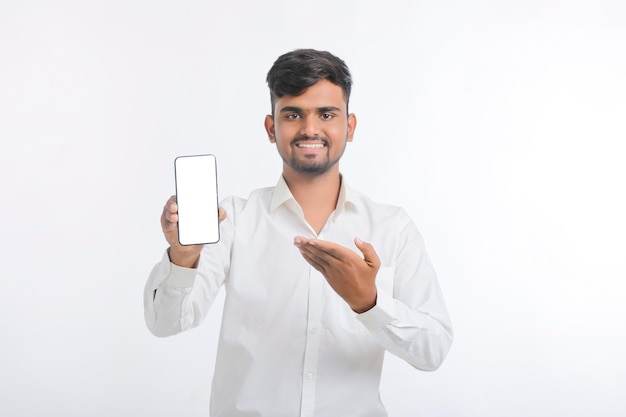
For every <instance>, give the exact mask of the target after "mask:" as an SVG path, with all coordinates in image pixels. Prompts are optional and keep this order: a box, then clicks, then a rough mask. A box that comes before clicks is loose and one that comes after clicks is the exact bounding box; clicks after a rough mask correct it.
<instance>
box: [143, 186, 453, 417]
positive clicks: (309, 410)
mask: <svg viewBox="0 0 626 417" xmlns="http://www.w3.org/2000/svg"><path fill="white" fill-rule="evenodd" d="M221 206H222V207H224V208H225V210H226V212H227V217H226V220H224V221H223V222H222V223H221V225H220V235H221V237H220V241H219V242H218V243H217V244H214V245H205V247H204V249H203V251H202V254H201V256H200V260H199V264H198V268H197V269H187V268H181V267H178V266H176V265H174V264H172V263H170V261H169V258H168V256H167V254H165V255H164V256H163V259H162V261H161V262H160V263H159V264H157V265H156V266H155V267H154V269H153V270H152V273H151V275H150V277H149V279H148V282H147V284H146V287H145V295H144V305H145V317H146V323H147V325H148V327H149V329H150V330H151V331H152V332H153V333H154V334H155V335H157V336H169V335H173V334H176V333H179V332H181V331H184V330H187V329H190V328H192V327H195V326H197V325H199V324H200V323H201V322H202V320H203V319H204V317H205V316H206V314H207V312H208V310H209V308H210V307H211V304H212V303H213V300H214V299H215V297H216V295H217V293H218V292H219V290H220V288H221V287H222V286H224V287H225V290H226V297H225V302H224V311H223V315H222V329H221V334H220V338H219V346H218V351H217V359H216V366H215V371H214V377H213V384H212V393H211V416H212V417H240V416H241V417H244V416H259V417H294V416H353V417H382V416H386V415H387V414H386V412H385V408H384V406H383V404H382V402H381V401H380V395H379V383H380V376H381V370H382V364H383V357H384V352H385V350H387V351H389V352H391V353H393V354H395V355H397V356H399V357H400V358H402V359H404V360H406V361H407V362H408V363H409V364H411V365H412V366H414V367H415V368H418V369H421V370H434V369H436V368H438V367H439V365H440V364H441V362H442V361H443V360H444V358H445V356H446V354H447V352H448V350H449V348H450V345H451V343H452V326H451V323H450V318H449V316H448V313H447V311H446V307H445V303H444V300H443V297H442V294H441V291H440V287H439V283H438V281H437V278H436V275H435V272H434V270H433V267H432V265H431V262H430V260H429V258H428V255H427V254H426V250H425V248H424V244H423V240H422V237H421V235H420V234H419V232H418V230H417V229H416V227H415V226H414V224H413V222H412V221H411V219H410V218H409V217H408V216H407V214H406V213H405V211H404V210H402V209H401V208H398V207H393V206H388V205H382V204H377V203H374V202H372V201H371V200H369V199H368V198H367V197H365V196H364V195H362V194H361V193H359V192H356V191H354V190H351V189H350V188H349V187H348V186H347V185H346V184H345V181H342V185H341V189H340V193H339V198H338V202H337V207H336V209H335V211H334V212H333V213H332V214H331V215H330V217H329V218H328V221H327V222H326V224H325V225H324V227H323V228H322V230H321V232H320V233H319V235H318V234H316V233H315V231H314V230H313V229H312V228H311V226H310V225H309V224H308V223H307V222H306V220H305V219H304V215H303V212H302V209H301V208H300V206H299V205H298V203H297V202H296V200H295V199H294V197H293V195H292V194H291V192H290V191H289V187H288V186H287V184H286V183H285V181H284V179H283V178H282V177H281V179H280V180H279V182H278V184H277V186H276V187H271V188H264V189H260V190H256V191H253V192H252V193H251V195H250V197H249V198H248V199H247V200H244V199H240V198H235V197H230V198H227V199H225V200H224V201H223V202H222V204H221ZM297 235H301V236H306V237H311V238H313V237H315V238H318V239H323V240H328V241H332V242H335V243H338V244H340V245H343V246H346V247H349V248H351V249H353V250H354V251H355V252H356V253H359V254H360V252H359V251H358V249H357V248H356V247H355V246H354V243H353V242H354V238H355V237H359V238H360V239H361V240H363V241H366V242H369V243H371V244H372V245H373V247H374V249H375V250H376V252H377V254H378V256H379V258H380V260H381V268H380V270H379V271H378V274H377V277H376V286H377V291H378V296H377V301H376V306H375V307H373V308H372V309H371V310H369V311H367V312H365V313H362V314H356V313H355V312H353V311H352V310H351V309H350V307H349V306H348V305H347V303H346V302H345V301H344V300H343V299H342V298H341V297H340V296H339V295H337V294H336V293H335V292H334V291H333V289H332V288H331V287H330V285H329V284H328V283H327V281H326V279H325V278H324V276H323V275H322V274H321V273H320V272H318V271H317V270H315V269H314V268H313V267H311V266H310V265H309V264H308V263H307V262H306V261H305V260H304V258H303V257H302V256H301V255H300V253H299V251H298V249H297V248H296V247H295V246H294V244H293V240H294V237H295V236H297Z"/></svg>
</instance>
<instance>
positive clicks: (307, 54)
mask: <svg viewBox="0 0 626 417" xmlns="http://www.w3.org/2000/svg"><path fill="white" fill-rule="evenodd" d="M320 80H328V81H330V82H331V83H333V84H335V85H337V86H339V87H340V88H341V89H342V90H343V95H344V98H345V100H346V110H347V108H348V102H349V100H350V90H351V88H352V76H351V75H350V70H349V69H348V67H347V65H346V63H345V62H343V61H342V60H341V59H339V58H337V57H336V56H334V55H333V54H331V53H330V52H326V51H317V50H315V49H297V50H295V51H291V52H287V53H286V54H284V55H281V56H280V57H278V59H277V60H276V62H274V65H273V66H272V68H271V69H270V70H269V72H268V73H267V85H268V86H269V88H270V99H271V103H272V115H273V114H274V106H275V105H276V100H277V99H279V98H281V97H283V96H285V95H288V96H299V95H300V94H302V93H303V92H304V91H305V90H306V89H307V88H309V87H311V86H312V85H314V84H316V83H317V82H318V81H320Z"/></svg>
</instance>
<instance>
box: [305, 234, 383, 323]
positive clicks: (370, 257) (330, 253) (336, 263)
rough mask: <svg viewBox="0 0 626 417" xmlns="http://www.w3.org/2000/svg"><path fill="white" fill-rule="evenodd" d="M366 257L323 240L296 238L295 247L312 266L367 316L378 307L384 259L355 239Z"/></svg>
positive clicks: (354, 308)
mask: <svg viewBox="0 0 626 417" xmlns="http://www.w3.org/2000/svg"><path fill="white" fill-rule="evenodd" d="M354 244H355V245H356V247H357V248H358V249H359V250H360V251H361V253H362V254H363V258H361V257H360V256H359V255H358V254H357V253H355V252H354V251H352V250H350V249H348V248H346V247H343V246H341V245H338V244H336V243H332V242H327V241H324V240H319V239H307V238H305V237H302V236H296V237H295V239H294V245H296V247H297V248H298V249H300V253H301V254H302V256H303V257H304V259H305V260H306V261H307V262H308V263H309V264H311V266H312V267H313V268H315V269H317V270H318V271H320V272H321V273H322V274H323V275H324V277H326V281H328V283H329V284H330V286H331V287H332V288H333V289H334V290H335V292H337V294H339V295H340V296H341V298H343V299H344V300H345V301H346V303H348V305H349V306H350V308H351V309H352V310H353V311H354V312H356V313H359V314H360V313H364V312H366V311H367V310H369V309H371V308H372V307H374V306H375V305H376V284H375V281H376V274H377V273H378V269H379V268H380V259H379V258H378V255H377V254H376V251H375V250H374V247H373V246H372V245H370V244H369V243H366V242H363V241H361V240H360V239H358V238H357V239H355V240H354Z"/></svg>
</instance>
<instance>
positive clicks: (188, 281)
mask: <svg viewBox="0 0 626 417" xmlns="http://www.w3.org/2000/svg"><path fill="white" fill-rule="evenodd" d="M221 205H222V206H223V207H225V206H226V205H228V204H225V203H224V202H223V203H222V204H221ZM228 206H230V208H228V207H225V209H226V212H227V217H226V220H224V221H223V222H222V223H221V224H220V241H219V242H218V243H215V244H210V245H205V246H204V248H203V249H202V253H201V254H200V259H199V261H198V268H197V269H192V268H183V267H180V266H177V265H175V264H173V263H171V262H170V259H169V255H168V253H167V251H166V252H165V253H164V255H163V257H162V258H161V262H159V263H158V264H156V265H155V266H154V268H153V269H152V272H151V273H150V276H149V277H148V280H147V282H146V285H145V287H144V318H145V321H146V325H147V326H148V329H149V330H150V332H152V334H154V335H155V336H159V337H165V336H172V335H175V334H177V333H180V332H182V331H185V330H188V329H191V328H193V327H196V326H198V325H199V324H200V323H201V322H202V320H204V318H205V317H206V315H207V313H208V312H209V310H210V308H211V306H212V305H213V302H214V301H215V298H216V296H217V294H218V293H219V291H220V288H221V286H222V285H223V284H224V282H225V280H226V276H227V274H228V270H229V268H230V255H229V253H230V247H231V242H232V230H233V220H232V217H234V213H233V211H232V205H228Z"/></svg>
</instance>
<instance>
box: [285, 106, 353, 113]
mask: <svg viewBox="0 0 626 417" xmlns="http://www.w3.org/2000/svg"><path fill="white" fill-rule="evenodd" d="M331 111H341V109H340V108H339V107H335V106H324V107H318V108H317V112H318V113H328V112H331ZM291 112H294V113H302V109H301V108H300V107H296V106H286V107H283V108H282V109H280V113H291Z"/></svg>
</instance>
